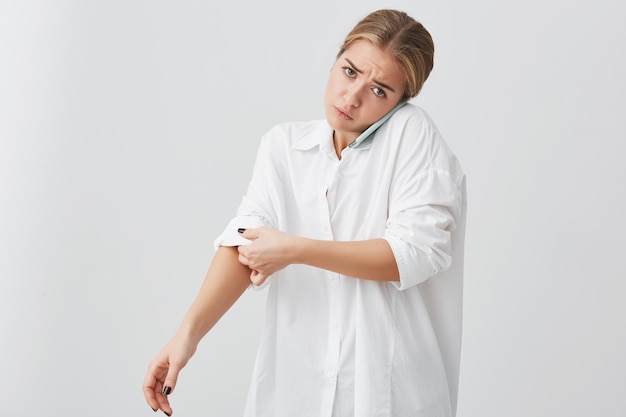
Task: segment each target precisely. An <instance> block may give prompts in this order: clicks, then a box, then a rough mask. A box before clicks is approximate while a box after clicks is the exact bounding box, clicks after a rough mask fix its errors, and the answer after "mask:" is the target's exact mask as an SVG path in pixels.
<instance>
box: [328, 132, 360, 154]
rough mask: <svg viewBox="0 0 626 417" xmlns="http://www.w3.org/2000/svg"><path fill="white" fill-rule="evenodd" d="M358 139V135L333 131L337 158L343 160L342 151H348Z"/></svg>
mask: <svg viewBox="0 0 626 417" xmlns="http://www.w3.org/2000/svg"><path fill="white" fill-rule="evenodd" d="M356 138H357V135H355V134H350V133H345V132H337V131H336V130H335V131H333V143H334V144H335V152H336V153H337V157H338V158H339V159H341V151H343V150H344V149H346V148H347V147H348V145H349V144H351V143H352V141H353V140H354V139H356Z"/></svg>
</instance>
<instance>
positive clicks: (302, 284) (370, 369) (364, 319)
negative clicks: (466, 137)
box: [215, 104, 466, 417]
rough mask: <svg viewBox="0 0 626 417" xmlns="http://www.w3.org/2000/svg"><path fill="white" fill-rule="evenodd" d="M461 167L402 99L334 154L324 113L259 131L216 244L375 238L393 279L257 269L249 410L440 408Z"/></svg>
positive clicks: (451, 353) (455, 337)
mask: <svg viewBox="0 0 626 417" xmlns="http://www.w3.org/2000/svg"><path fill="white" fill-rule="evenodd" d="M465 204H466V203H465V175H464V174H463V172H462V170H461V167H460V165H459V163H458V161H457V159H456V158H455V156H454V155H453V153H452V152H451V151H450V149H449V148H448V146H447V145H446V143H445V142H444V140H443V138H442V137H441V135H440V133H439V132H438V130H437V128H436V127H435V125H434V123H433V122H432V121H431V119H430V118H429V117H428V115H427V114H426V113H425V112H424V110H422V109H421V108H419V107H416V106H414V105H411V104H409V105H406V106H404V107H403V108H401V109H400V110H398V112H397V113H396V114H394V115H393V116H392V118H391V119H390V120H389V121H387V122H386V123H385V124H383V125H382V126H381V127H380V128H379V129H378V130H377V131H376V133H375V134H373V135H372V136H370V137H369V138H368V139H366V140H365V141H364V142H362V143H361V144H359V145H358V146H354V147H348V148H346V149H344V150H343V152H342V157H341V159H339V158H338V157H337V155H336V153H335V148H334V146H333V139H332V129H331V127H330V126H329V125H328V124H327V122H326V121H324V120H319V121H312V122H301V123H286V124H281V125H278V126H276V127H274V128H273V129H271V130H270V132H268V133H267V134H266V135H265V136H264V137H263V139H262V141H261V145H260V148H259V151H258V155H257V160H256V163H255V166H254V171H253V176H252V179H251V181H250V184H249V187H248V191H247V194H246V195H245V196H244V198H243V200H242V202H241V205H240V207H239V209H238V211H237V217H235V218H234V219H233V220H232V221H231V222H230V223H229V224H228V226H227V227H226V229H225V231H224V232H223V233H222V234H221V235H220V236H219V237H218V238H217V239H216V241H215V246H216V247H219V246H220V245H225V246H234V245H240V244H245V243H249V242H246V241H245V239H243V238H242V237H241V236H240V235H239V234H238V233H237V229H238V228H252V227H259V226H270V227H273V228H275V229H278V230H281V231H283V232H287V233H290V234H294V235H299V236H305V237H309V238H313V239H322V240H342V241H348V240H365V239H372V238H381V237H382V238H384V239H386V240H387V241H388V242H389V245H390V246H391V248H392V251H393V254H394V256H395V258H396V261H397V264H398V269H399V272H400V281H399V282H389V281H387V282H382V281H372V280H364V279H357V278H352V277H348V276H344V275H341V274H337V273H334V272H329V271H326V270H322V269H318V268H314V267H310V266H306V265H290V266H288V267H287V268H285V269H283V270H282V271H279V272H277V273H276V274H274V275H273V276H272V277H270V278H269V279H268V281H267V282H266V284H264V285H263V287H265V286H268V291H269V292H268V295H267V312H266V321H265V327H264V331H263V334H262V338H261V342H260V346H259V350H258V355H257V359H256V364H255V368H254V372H253V376H252V381H251V385H250V391H249V395H248V400H247V404H246V411H245V415H246V416H247V417H308V416H311V417H331V416H332V417H348V416H355V417H374V416H376V417H388V416H389V417H390V416H393V417H404V416H407V417H408V416H410V417H426V416H428V417H452V416H453V415H454V413H455V409H456V398H457V386H458V372H459V360H460V342H461V314H462V273H463V240H464V230H465V207H466V206H465Z"/></svg>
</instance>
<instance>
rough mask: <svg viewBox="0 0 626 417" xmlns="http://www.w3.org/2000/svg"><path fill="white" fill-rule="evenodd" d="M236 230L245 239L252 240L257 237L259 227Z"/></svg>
mask: <svg viewBox="0 0 626 417" xmlns="http://www.w3.org/2000/svg"><path fill="white" fill-rule="evenodd" d="M237 232H238V233H239V234H240V235H241V236H243V237H245V238H246V239H250V240H254V239H256V238H258V237H259V229H258V228H255V229H243V228H240V229H237Z"/></svg>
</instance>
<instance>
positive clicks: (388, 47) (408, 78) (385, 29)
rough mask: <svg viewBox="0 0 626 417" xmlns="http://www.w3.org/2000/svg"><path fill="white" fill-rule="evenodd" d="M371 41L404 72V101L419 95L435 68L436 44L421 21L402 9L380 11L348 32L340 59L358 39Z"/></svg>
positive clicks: (366, 17) (338, 55) (365, 18)
mask: <svg viewBox="0 0 626 417" xmlns="http://www.w3.org/2000/svg"><path fill="white" fill-rule="evenodd" d="M361 39H364V40H368V41H370V42H371V43H373V44H374V45H376V46H378V47H379V48H381V49H383V50H385V51H386V52H388V53H389V54H391V56H392V57H393V58H394V59H395V60H396V62H397V63H398V64H399V65H400V67H401V68H402V71H403V72H404V95H403V97H402V99H403V100H408V99H409V98H411V97H415V96H416V95H417V94H418V93H419V92H420V90H421V89H422V86H423V85H424V82H425V81H426V79H427V78H428V75H429V74H430V71H431V70H432V69H433V58H434V55H435V45H434V43H433V39H432V38H431V36H430V33H428V31H427V30H426V28H424V26H422V24H421V23H419V22H417V21H416V20H415V19H413V18H412V17H410V16H409V15H407V14H406V13H404V12H401V11H398V10H389V9H383V10H377V11H375V12H372V13H370V14H369V15H367V16H365V17H364V18H363V19H362V20H361V21H360V22H359V23H357V24H356V26H355V27H354V28H353V29H352V30H351V31H350V33H348V35H347V36H346V38H345V40H344V41H343V45H341V48H340V50H339V53H338V54H337V58H339V57H340V56H341V55H342V54H343V53H344V52H345V51H346V50H347V49H348V48H349V47H350V46H351V45H352V44H353V43H354V42H356V41H358V40H361Z"/></svg>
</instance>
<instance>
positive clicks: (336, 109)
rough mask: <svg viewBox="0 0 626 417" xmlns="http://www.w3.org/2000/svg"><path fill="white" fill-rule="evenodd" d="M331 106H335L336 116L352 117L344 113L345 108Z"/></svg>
mask: <svg viewBox="0 0 626 417" xmlns="http://www.w3.org/2000/svg"><path fill="white" fill-rule="evenodd" d="M333 107H334V108H335V114H336V115H337V117H339V118H340V119H343V120H352V117H351V116H350V115H349V114H348V113H346V111H345V110H343V109H341V108H340V107H337V106H333Z"/></svg>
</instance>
